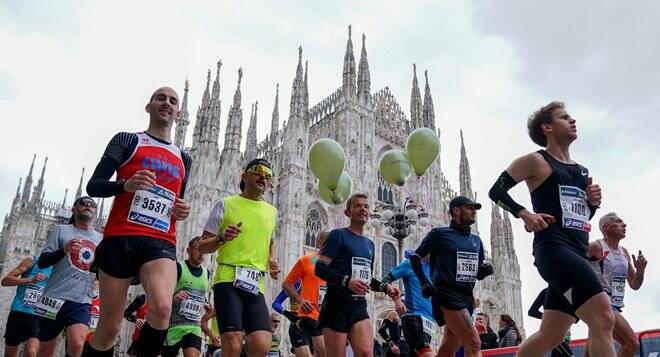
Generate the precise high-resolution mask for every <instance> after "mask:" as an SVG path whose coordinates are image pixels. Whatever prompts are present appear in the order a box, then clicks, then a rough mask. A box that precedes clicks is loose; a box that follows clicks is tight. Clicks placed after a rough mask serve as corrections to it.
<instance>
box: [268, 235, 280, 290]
mask: <svg viewBox="0 0 660 357" xmlns="http://www.w3.org/2000/svg"><path fill="white" fill-rule="evenodd" d="M268 251H269V255H268V271H269V273H270V277H271V278H273V279H277V278H278V276H279V274H280V265H279V264H278V262H277V245H276V244H275V239H274V235H273V237H271V239H270V246H269V247H268Z"/></svg>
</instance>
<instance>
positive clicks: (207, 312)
mask: <svg viewBox="0 0 660 357" xmlns="http://www.w3.org/2000/svg"><path fill="white" fill-rule="evenodd" d="M213 316H215V309H214V308H213V305H211V304H205V305H204V315H202V319H201V320H200V322H199V324H200V327H201V328H202V332H203V333H204V334H205V335H206V336H208V337H209V338H212V337H213V331H211V328H210V327H209V321H210V320H211V319H212V318H213Z"/></svg>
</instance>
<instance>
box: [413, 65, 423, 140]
mask: <svg viewBox="0 0 660 357" xmlns="http://www.w3.org/2000/svg"><path fill="white" fill-rule="evenodd" d="M410 124H411V126H412V128H413V129H417V128H419V127H421V126H423V124H422V96H421V94H420V92H419V84H418V82H417V64H415V63H413V82H412V93H411V94H410Z"/></svg>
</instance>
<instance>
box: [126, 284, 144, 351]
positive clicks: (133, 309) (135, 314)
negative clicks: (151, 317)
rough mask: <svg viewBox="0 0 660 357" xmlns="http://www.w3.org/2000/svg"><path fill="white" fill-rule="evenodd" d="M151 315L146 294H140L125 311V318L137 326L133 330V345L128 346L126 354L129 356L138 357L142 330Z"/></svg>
mask: <svg viewBox="0 0 660 357" xmlns="http://www.w3.org/2000/svg"><path fill="white" fill-rule="evenodd" d="M148 313H149V305H147V297H146V296H145V295H144V294H140V295H138V296H136V297H135V299H133V301H131V303H130V304H128V306H127V307H126V310H124V318H125V319H126V320H127V321H129V322H132V323H134V324H135V329H134V330H133V335H132V336H131V345H130V346H128V350H127V351H126V354H127V355H129V356H137V341H138V339H139V338H140V330H141V329H142V326H144V322H145V321H146V320H147V314H148Z"/></svg>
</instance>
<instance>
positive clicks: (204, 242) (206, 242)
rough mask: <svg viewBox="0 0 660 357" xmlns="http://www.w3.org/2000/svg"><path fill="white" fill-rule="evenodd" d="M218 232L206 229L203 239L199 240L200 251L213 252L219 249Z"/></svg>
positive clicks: (198, 247)
mask: <svg viewBox="0 0 660 357" xmlns="http://www.w3.org/2000/svg"><path fill="white" fill-rule="evenodd" d="M216 236H217V234H215V233H211V232H207V231H204V233H202V239H200V240H199V245H198V246H197V249H199V252H200V253H204V254H211V253H213V252H215V251H216V250H218V241H217V239H216Z"/></svg>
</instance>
